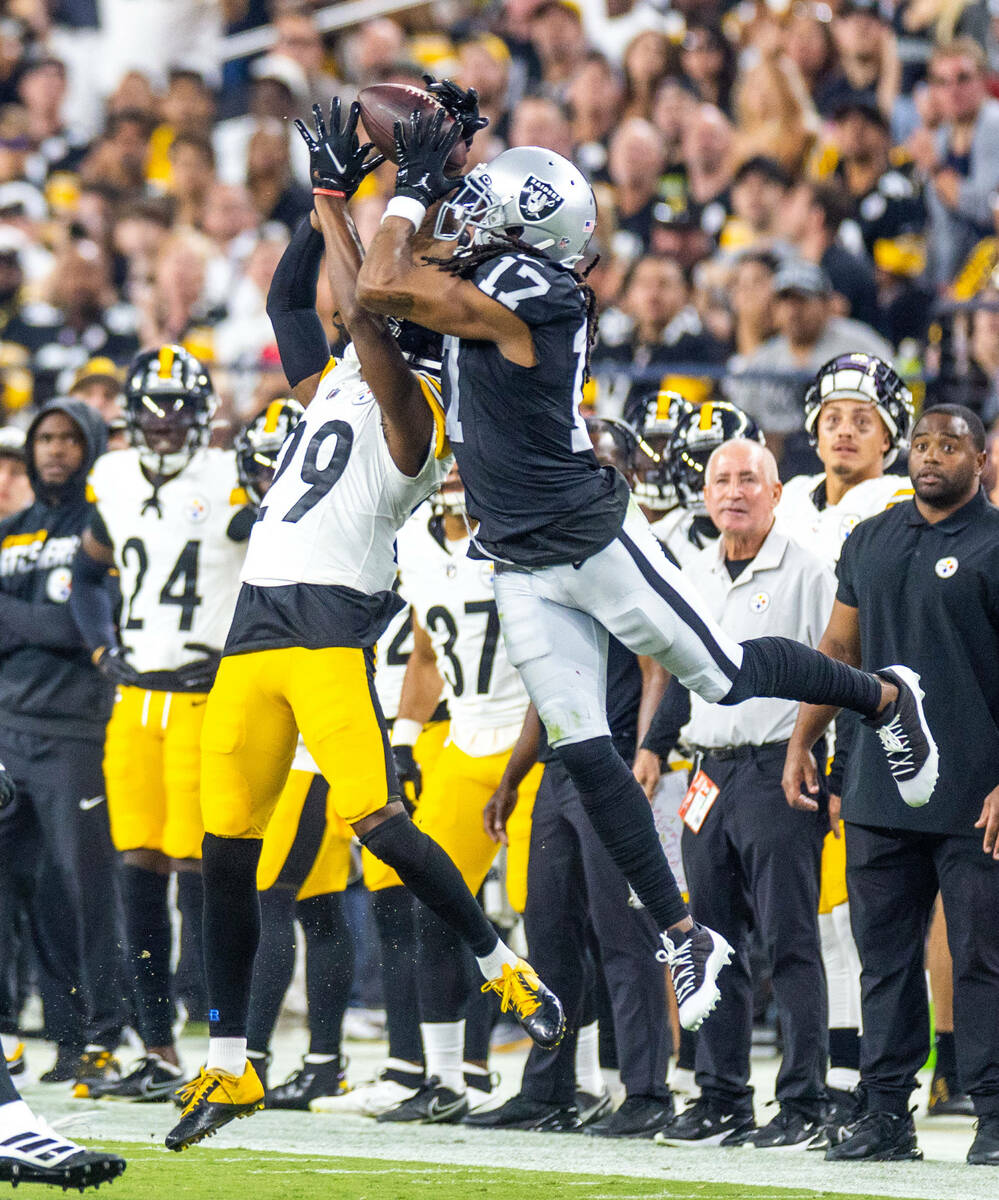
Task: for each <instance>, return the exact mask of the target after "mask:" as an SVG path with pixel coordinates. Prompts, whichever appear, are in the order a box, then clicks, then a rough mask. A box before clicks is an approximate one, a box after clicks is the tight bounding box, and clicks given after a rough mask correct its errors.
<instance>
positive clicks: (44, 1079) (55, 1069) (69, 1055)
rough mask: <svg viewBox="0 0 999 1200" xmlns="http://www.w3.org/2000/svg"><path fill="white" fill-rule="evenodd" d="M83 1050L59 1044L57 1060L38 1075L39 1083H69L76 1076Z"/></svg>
mask: <svg viewBox="0 0 999 1200" xmlns="http://www.w3.org/2000/svg"><path fill="white" fill-rule="evenodd" d="M81 1053H82V1051H80V1050H78V1049H77V1048H76V1047H74V1046H57V1047H56V1060H55V1062H54V1063H53V1064H52V1066H51V1067H49V1069H48V1070H47V1071H45V1072H44V1073H43V1074H42V1075H40V1076H39V1077H38V1082H39V1083H69V1082H70V1080H72V1079H75V1078H76V1072H77V1068H78V1067H79V1065H80V1055H81Z"/></svg>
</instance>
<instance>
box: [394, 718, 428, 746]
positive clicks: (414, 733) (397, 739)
mask: <svg viewBox="0 0 999 1200" xmlns="http://www.w3.org/2000/svg"><path fill="white" fill-rule="evenodd" d="M422 732H423V726H422V725H421V724H420V722H419V721H414V720H412V719H411V718H409V717H396V720H395V724H394V725H393V726H392V745H393V746H415V745H416V739H417V738H418V737H419V736H420V734H421V733H422Z"/></svg>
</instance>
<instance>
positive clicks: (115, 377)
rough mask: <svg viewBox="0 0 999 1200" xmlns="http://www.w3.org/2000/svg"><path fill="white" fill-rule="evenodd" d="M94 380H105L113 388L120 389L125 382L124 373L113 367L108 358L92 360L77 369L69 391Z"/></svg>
mask: <svg viewBox="0 0 999 1200" xmlns="http://www.w3.org/2000/svg"><path fill="white" fill-rule="evenodd" d="M94 379H103V380H107V381H108V382H109V383H113V384H114V385H115V387H119V388H120V387H121V386H122V384H123V383H124V381H125V372H124V371H123V370H122V369H121V368H120V367H117V366H115V364H114V363H113V362H112V361H111V359H110V358H104V357H99V358H92V359H91V360H90V361H89V362H87V363H84V364H83V366H82V367H80V368H78V370H77V372H76V374H75V375H74V376H73V382H72V383H71V384H70V386H69V390H70V392H71V393H72V392H73V390H74V389H75V388H78V387H80V385H81V384H84V383H90V381H91V380H94Z"/></svg>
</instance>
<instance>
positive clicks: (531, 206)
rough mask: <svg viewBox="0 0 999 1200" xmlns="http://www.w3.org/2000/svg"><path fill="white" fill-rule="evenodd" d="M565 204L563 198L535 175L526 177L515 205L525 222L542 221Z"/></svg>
mask: <svg viewBox="0 0 999 1200" xmlns="http://www.w3.org/2000/svg"><path fill="white" fill-rule="evenodd" d="M564 203H565V197H564V196H560V195H559V194H558V192H556V191H555V189H554V188H553V187H552V185H551V184H550V183H545V181H544V180H543V179H539V178H538V177H537V175H528V177H527V179H525V180H524V186H523V187H522V188H521V189H520V199H519V200H518V201H517V205H518V207H519V208H520V215H521V216H522V217H523V218H524V220H525V221H544V220H547V218H548V217H550V216H551V215H552V213H556V212H558V210H559V209H560V208H561V207H562V205H563V204H564Z"/></svg>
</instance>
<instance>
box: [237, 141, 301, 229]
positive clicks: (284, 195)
mask: <svg viewBox="0 0 999 1200" xmlns="http://www.w3.org/2000/svg"><path fill="white" fill-rule="evenodd" d="M288 150H289V148H288V139H287V137H286V136H285V131H284V130H283V129H282V128H281V127H280V126H279V125H278V124H277V123H276V122H275V123H273V124H269V125H267V126H263V127H261V128H260V129H258V130H257V131H256V133H254V135H253V137H252V138H250V145H249V148H248V151H247V156H246V187H247V190H248V191H249V193H250V197H251V199H252V200H253V205H254V208H255V209H256V210H257V215H258V217H259V219H260V220H261V221H279V222H280V223H281V224H282V225H284V226H285V227H286V228H287V229H288V230H289V231H291V230H292V229H294V228H295V227H296V226H297V225H298V223H299V221H301V219H302V218H303V217H304V216H305V215H306V214H307V213H308V212H309V210H310V209H311V208H312V193H311V192H310V191H309V189H308V188H306V187H303V186H302V185H301V184H300V183H297V182H296V181H295V180H294V179H292V177H291V159H290V157H289V152H288Z"/></svg>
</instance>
